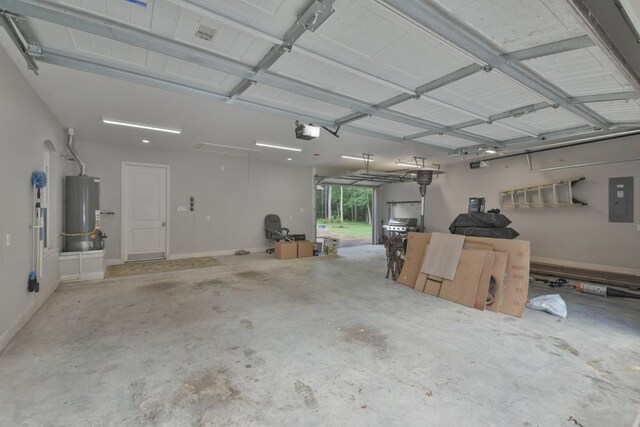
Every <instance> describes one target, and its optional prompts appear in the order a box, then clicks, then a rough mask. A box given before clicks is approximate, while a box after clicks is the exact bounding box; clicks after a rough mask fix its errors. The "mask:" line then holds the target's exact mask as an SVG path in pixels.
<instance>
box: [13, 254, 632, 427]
mask: <svg viewBox="0 0 640 427" xmlns="http://www.w3.org/2000/svg"><path fill="white" fill-rule="evenodd" d="M383 259H384V250H383V248H382V247H373V246H367V247H361V248H348V249H342V251H341V255H340V256H339V257H338V258H329V257H320V258H310V259H303V260H291V261H278V260H274V259H273V258H269V257H267V256H266V255H264V254H255V255H249V256H247V257H223V258H221V261H222V262H223V263H224V264H225V265H223V266H220V267H215V268H211V269H205V270H198V271H191V272H178V273H170V274H162V275H160V276H155V277H154V278H152V279H151V278H137V279H131V278H128V279H127V278H123V279H114V280H110V281H104V282H99V283H96V282H94V283H90V284H89V283H87V284H73V285H63V286H61V287H60V288H59V290H58V291H57V292H56V293H55V294H54V295H53V296H52V297H51V299H50V300H49V301H48V302H47V303H46V304H45V305H44V306H43V308H42V309H41V310H40V311H39V312H38V313H37V314H36V315H35V316H34V317H33V319H32V320H31V321H30V322H29V323H28V324H27V326H26V327H25V328H24V329H23V330H22V331H21V332H20V333H19V334H18V336H17V337H16V339H15V340H14V341H13V342H12V343H11V344H10V345H9V347H8V348H7V349H6V350H5V351H4V353H3V355H2V356H1V358H0V425H3V426H5V425H7V426H9V425H11V426H13V425H29V426H31V425H45V426H48V425H52V426H53V425H55V426H58V425H72V426H76V425H77V426H102V425H171V426H192V425H193V426H201V425H212V426H213V425H215V426H219V425H349V426H354V425H356V426H357V425H385V426H388V425H403V426H406V425H415V426H510V427H511V426H575V425H582V426H584V427H591V426H630V425H632V424H633V422H634V420H635V419H636V416H637V414H638V410H639V409H640V309H639V308H640V304H639V303H638V301H624V300H605V299H604V298H599V297H595V296H594V297H591V296H584V295H578V294H575V293H573V292H572V291H561V293H562V294H563V296H564V297H565V300H566V301H567V303H568V306H569V318H568V319H566V320H560V319H558V318H555V317H553V316H551V315H548V314H546V313H541V312H535V311H532V310H527V311H526V313H525V317H524V318H523V319H517V318H514V317H509V316H505V315H501V314H495V313H489V312H480V311H477V310H473V309H469V308H466V307H463V306H459V305H455V304H452V303H449V302H447V301H444V300H441V299H438V298H434V297H430V296H428V295H424V294H418V293H416V292H415V291H413V290H412V289H409V288H406V287H404V286H401V285H397V284H394V283H393V282H391V281H387V280H385V279H384V261H383ZM552 292H554V291H552V290H550V289H549V288H545V287H537V286H536V287H532V289H531V292H530V294H531V295H538V294H542V293H552ZM570 417H573V418H574V419H575V420H576V422H577V423H580V424H576V423H574V421H572V420H570Z"/></svg>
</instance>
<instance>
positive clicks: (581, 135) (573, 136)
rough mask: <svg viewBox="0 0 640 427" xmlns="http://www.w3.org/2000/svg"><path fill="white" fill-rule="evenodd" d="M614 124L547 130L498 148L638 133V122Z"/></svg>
mask: <svg viewBox="0 0 640 427" xmlns="http://www.w3.org/2000/svg"><path fill="white" fill-rule="evenodd" d="M615 126H616V127H615V128H612V129H600V130H594V128H593V127H591V126H577V127H574V128H570V129H562V130H559V131H553V132H547V133H545V134H542V135H540V136H539V137H538V138H526V137H523V138H515V139H511V140H508V141H503V145H502V146H501V147H499V148H502V152H505V153H507V152H508V153H511V152H513V151H515V152H525V151H527V150H528V149H532V148H545V147H561V146H563V145H569V144H573V143H576V142H582V141H591V140H606V139H609V138H615V137H618V136H623V135H631V134H637V133H640V122H635V123H620V124H616V125H615ZM541 144H542V145H541ZM485 148H487V147H486V146H483V145H477V146H471V147H464V148H459V149H456V150H455V151H454V152H453V153H451V154H457V155H463V156H464V155H476V154H480V153H481V152H482V150H484V149H485Z"/></svg>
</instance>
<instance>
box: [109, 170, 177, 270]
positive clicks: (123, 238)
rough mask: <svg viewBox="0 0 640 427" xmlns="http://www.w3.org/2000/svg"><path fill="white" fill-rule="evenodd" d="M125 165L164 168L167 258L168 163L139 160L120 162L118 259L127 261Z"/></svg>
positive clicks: (169, 180) (168, 216)
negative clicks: (142, 161) (160, 163)
mask: <svg viewBox="0 0 640 427" xmlns="http://www.w3.org/2000/svg"><path fill="white" fill-rule="evenodd" d="M127 166H142V167H154V168H163V169H165V170H166V180H167V182H166V193H167V194H166V203H167V207H166V212H167V226H166V227H165V233H166V236H165V238H164V246H165V248H164V259H169V247H170V245H169V236H170V235H171V233H170V228H171V221H170V217H171V209H170V208H169V207H170V193H171V188H170V185H169V184H170V182H171V179H170V173H171V167H170V166H169V165H159V164H155V163H140V162H127V161H123V162H122V166H121V177H120V212H121V215H120V216H121V218H122V220H121V221H120V260H121V261H122V262H123V263H124V262H127V240H126V236H127V233H126V230H127V226H128V218H127V198H128V195H129V194H128V191H127V186H126V185H125V183H126V172H125V171H126V167H127Z"/></svg>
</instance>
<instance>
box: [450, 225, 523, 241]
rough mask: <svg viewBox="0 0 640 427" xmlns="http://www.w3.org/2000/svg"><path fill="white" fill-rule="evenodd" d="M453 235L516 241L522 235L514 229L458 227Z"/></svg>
mask: <svg viewBox="0 0 640 427" xmlns="http://www.w3.org/2000/svg"><path fill="white" fill-rule="evenodd" d="M451 234H461V235H463V236H474V237H493V238H494V239H515V238H516V237H518V236H519V235H520V233H518V232H517V231H516V230H514V229H513V228H508V227H499V228H484V227H456V228H455V230H454V232H453V233H451Z"/></svg>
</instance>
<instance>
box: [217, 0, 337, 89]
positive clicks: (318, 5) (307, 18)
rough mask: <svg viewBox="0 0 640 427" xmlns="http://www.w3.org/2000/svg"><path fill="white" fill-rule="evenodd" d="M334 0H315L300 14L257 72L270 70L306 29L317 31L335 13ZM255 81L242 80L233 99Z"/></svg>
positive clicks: (258, 67)
mask: <svg viewBox="0 0 640 427" xmlns="http://www.w3.org/2000/svg"><path fill="white" fill-rule="evenodd" d="M333 1H334V0H313V1H312V2H311V4H310V5H309V6H308V7H307V9H306V10H305V11H304V12H302V14H300V16H299V17H298V19H296V22H295V23H294V24H293V25H292V26H291V27H290V28H289V29H288V30H287V32H286V33H285V34H284V40H283V42H282V44H277V45H275V46H273V47H272V48H271V50H269V52H268V53H267V54H266V55H265V56H264V58H262V60H261V61H260V62H259V63H258V65H256V66H255V67H254V69H253V71H254V72H255V73H262V72H264V71H266V70H268V69H269V68H270V67H271V66H272V65H273V64H275V63H276V61H277V60H278V59H280V58H281V57H282V55H284V54H285V53H286V52H290V51H291V47H292V46H293V44H294V43H295V42H296V41H298V39H299V38H300V37H301V36H302V35H303V34H304V32H305V31H312V32H313V31H315V30H316V29H317V28H318V27H319V26H320V25H322V23H323V22H324V21H326V20H327V18H329V16H331V14H333V8H332V7H331V5H332V4H333ZM252 84H253V82H252V81H251V80H246V79H245V80H242V81H241V82H240V83H238V84H237V85H236V87H234V88H233V89H232V90H231V93H230V94H229V96H230V98H231V99H235V98H237V97H239V96H240V95H242V93H243V92H244V91H245V90H247V89H249V88H250V87H251V85H252Z"/></svg>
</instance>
